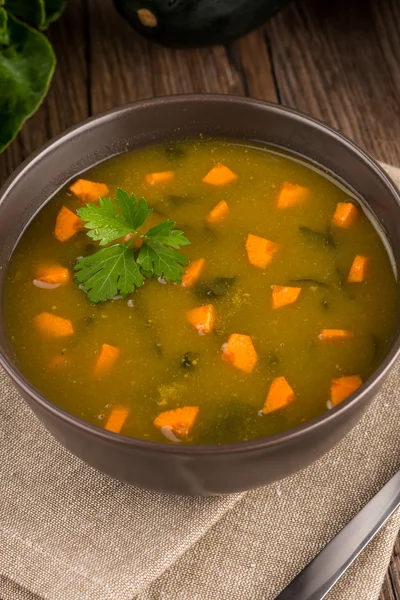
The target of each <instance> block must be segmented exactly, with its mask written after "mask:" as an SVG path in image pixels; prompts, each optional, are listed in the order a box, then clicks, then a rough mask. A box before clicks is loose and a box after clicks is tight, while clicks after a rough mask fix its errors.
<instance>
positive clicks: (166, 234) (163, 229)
mask: <svg viewBox="0 0 400 600" xmlns="http://www.w3.org/2000/svg"><path fill="white" fill-rule="evenodd" d="M174 227H175V223H174V222H173V221H163V222H162V223H160V224H159V225H156V226H155V227H152V228H151V229H149V231H148V232H147V233H146V238H147V239H148V243H149V244H150V245H151V244H153V243H155V242H158V243H160V244H165V245H167V246H171V248H180V247H181V246H186V245H187V244H189V243H190V242H189V240H188V239H187V238H185V236H184V235H183V231H181V230H180V229H174Z"/></svg>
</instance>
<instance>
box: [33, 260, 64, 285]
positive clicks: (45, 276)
mask: <svg viewBox="0 0 400 600" xmlns="http://www.w3.org/2000/svg"><path fill="white" fill-rule="evenodd" d="M36 279H39V281H43V282H45V283H64V284H65V283H68V281H69V280H70V272H69V270H68V269H66V268H65V267H61V266H60V265H52V266H49V267H39V268H38V269H37V270H36Z"/></svg>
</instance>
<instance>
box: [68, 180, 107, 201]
mask: <svg viewBox="0 0 400 600" xmlns="http://www.w3.org/2000/svg"><path fill="white" fill-rule="evenodd" d="M69 189H70V191H71V192H72V193H73V194H75V196H78V198H79V199H80V200H82V202H97V201H98V199H99V198H104V196H107V195H108V194H109V193H110V190H109V189H108V186H107V185H106V184H105V183H96V182H94V181H88V180H87V179H78V180H77V181H75V183H73V184H72V185H70V186H69Z"/></svg>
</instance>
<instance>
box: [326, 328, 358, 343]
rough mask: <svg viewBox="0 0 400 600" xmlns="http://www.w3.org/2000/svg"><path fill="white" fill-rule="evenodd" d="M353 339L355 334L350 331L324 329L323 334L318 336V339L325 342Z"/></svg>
mask: <svg viewBox="0 0 400 600" xmlns="http://www.w3.org/2000/svg"><path fill="white" fill-rule="evenodd" d="M352 337H354V334H353V332H352V331H349V330H348V329H322V331H321V333H320V334H319V335H318V339H320V340H323V341H328V340H346V339H349V338H352Z"/></svg>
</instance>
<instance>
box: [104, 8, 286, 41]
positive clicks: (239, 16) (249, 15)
mask: <svg viewBox="0 0 400 600" xmlns="http://www.w3.org/2000/svg"><path fill="white" fill-rule="evenodd" d="M286 2H287V0H114V3H115V6H116V8H117V10H118V12H119V13H120V14H121V15H122V16H123V17H124V18H125V19H126V20H127V21H128V22H129V23H130V25H132V27H133V28H134V29H136V31H138V32H139V33H140V34H142V35H144V36H145V37H147V38H149V39H151V40H154V41H156V42H158V43H160V44H163V45H164V46H171V47H176V48H185V47H186V48H188V47H195V46H211V45H214V44H225V43H227V42H230V41H232V40H234V39H236V38H238V37H241V36H242V35H245V34H246V33H248V32H249V31H251V30H252V29H255V28H256V27H259V26H260V25H262V24H263V23H264V21H266V20H267V19H268V17H270V16H271V15H272V14H273V13H274V12H275V11H277V10H278V9H279V8H280V7H281V6H283V5H284V4H286Z"/></svg>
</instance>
